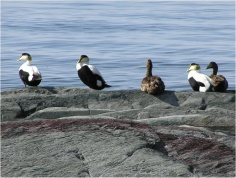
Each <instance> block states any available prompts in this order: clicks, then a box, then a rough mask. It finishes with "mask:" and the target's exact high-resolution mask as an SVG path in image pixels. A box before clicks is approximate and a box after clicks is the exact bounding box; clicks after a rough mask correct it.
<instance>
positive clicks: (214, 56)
mask: <svg viewBox="0 0 236 178" xmlns="http://www.w3.org/2000/svg"><path fill="white" fill-rule="evenodd" d="M1 11H2V19H1V22H2V31H1V40H2V41H1V52H2V53H1V54H2V55H1V89H2V90H7V89H12V88H22V87H24V85H23V84H22V82H21V80H20V78H19V76H18V69H19V67H20V65H21V64H22V63H23V62H22V61H21V62H17V59H18V58H19V57H20V55H21V53H23V52H27V53H30V54H31V55H32V57H33V65H36V66H37V67H38V68H39V70H40V71H41V73H42V75H43V81H42V82H41V84H40V86H42V87H44V86H70V87H71V86H73V87H81V88H87V86H84V84H83V83H82V82H81V81H80V80H79V78H78V75H77V71H76V68H75V66H76V63H77V60H78V59H79V57H80V55H81V54H86V55H88V56H89V57H90V63H91V64H93V65H95V66H96V67H97V68H98V69H99V70H100V72H101V73H102V75H103V77H104V79H105V80H106V82H107V83H108V84H109V85H112V86H113V87H112V88H109V89H106V90H121V89H139V88H140V82H141V80H142V78H143V77H144V75H145V73H146V67H145V63H146V60H147V59H151V60H152V61H153V66H154V68H153V74H156V75H159V76H161V77H162V79H163V80H164V82H165V85H166V89H167V90H176V91H180V90H191V88H190V86H189V83H188V81H187V73H186V70H187V68H188V66H189V64H190V63H193V62H196V63H199V64H200V65H201V68H202V70H201V71H202V73H205V74H207V75H210V73H211V71H210V70H205V68H206V67H207V65H208V63H209V62H210V61H215V62H217V63H218V65H219V74H222V75H224V76H225V77H226V78H227V80H228V82H229V89H234V86H235V52H234V51H235V24H234V21H235V14H234V12H235V9H234V1H222V2H218V1H215V2H214V1H206V2H204V1H190V2H187V1H172V2H165V1H130V2H126V1H119V2H112V1H95V0H94V1H64V2H61V1H51V2H50V1H49V2H46V1H18V2H17V1H15V2H13V1H2V9H1Z"/></svg>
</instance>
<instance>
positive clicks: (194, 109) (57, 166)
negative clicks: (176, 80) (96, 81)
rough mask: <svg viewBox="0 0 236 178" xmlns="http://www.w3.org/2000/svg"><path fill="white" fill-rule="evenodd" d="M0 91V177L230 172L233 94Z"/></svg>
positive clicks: (48, 89) (232, 161)
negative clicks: (0, 163) (0, 152)
mask: <svg viewBox="0 0 236 178" xmlns="http://www.w3.org/2000/svg"><path fill="white" fill-rule="evenodd" d="M1 96H2V97H1V104H2V105H1V106H2V107H1V121H2V122H1V137H2V148H1V151H2V170H1V171H2V176H3V177H8V176H9V177H10V176H14V177H18V176H23V177H26V176H28V177H34V176H38V177H40V176H44V177H48V176H55V177H56V176H63V177H64V176H65V177H69V176H71V177H72V176H73V177H76V176H81V177H89V176H93V177H98V176H103V177H106V176H109V177H113V176H120V177H124V176H127V177H128V176H135V177H136V176H137V177H139V176H142V177H158V176H162V177H171V176H172V177H178V176H184V177H189V176H191V177H192V176H194V177H202V176H204V177H210V176H213V177H219V176H220V177H226V176H228V177H235V92H234V91H232V92H226V93H216V92H210V93H200V92H186V91H185V92H174V91H165V92H164V93H163V94H161V95H157V96H154V95H148V94H146V93H143V92H141V91H139V90H128V91H95V90H90V89H89V90H87V89H80V88H73V87H44V88H35V87H27V88H22V89H15V90H9V91H4V92H1ZM52 163H53V164H52Z"/></svg>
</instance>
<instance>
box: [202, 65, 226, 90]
mask: <svg viewBox="0 0 236 178" xmlns="http://www.w3.org/2000/svg"><path fill="white" fill-rule="evenodd" d="M210 68H212V69H213V72H212V74H211V75H210V78H211V79H212V85H213V88H212V91H215V92H224V91H226V89H227V88H228V81H227V80H226V78H225V77H224V76H223V75H217V72H218V65H217V64H216V63H215V62H210V63H209V65H208V66H207V69H210Z"/></svg>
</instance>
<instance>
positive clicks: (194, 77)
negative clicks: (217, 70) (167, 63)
mask: <svg viewBox="0 0 236 178" xmlns="http://www.w3.org/2000/svg"><path fill="white" fill-rule="evenodd" d="M187 72H188V81H189V84H190V86H191V87H192V89H193V90H194V91H200V92H208V91H211V88H212V85H211V79H210V77H208V76H207V75H205V74H202V73H200V66H199V64H196V63H192V64H190V65H189V68H188V70H187Z"/></svg>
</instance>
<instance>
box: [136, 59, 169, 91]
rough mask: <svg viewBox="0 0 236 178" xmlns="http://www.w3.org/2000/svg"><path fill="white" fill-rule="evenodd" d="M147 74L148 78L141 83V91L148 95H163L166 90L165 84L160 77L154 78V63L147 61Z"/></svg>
mask: <svg viewBox="0 0 236 178" xmlns="http://www.w3.org/2000/svg"><path fill="white" fill-rule="evenodd" d="M146 67H147V72H146V76H145V77H144V78H143V80H142V82H141V91H143V92H145V93H148V94H152V95H155V94H161V93H163V92H164V90H165V84H164V82H163V81H162V79H161V77H159V76H152V61H151V60H150V59H148V60H147V63H146Z"/></svg>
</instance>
